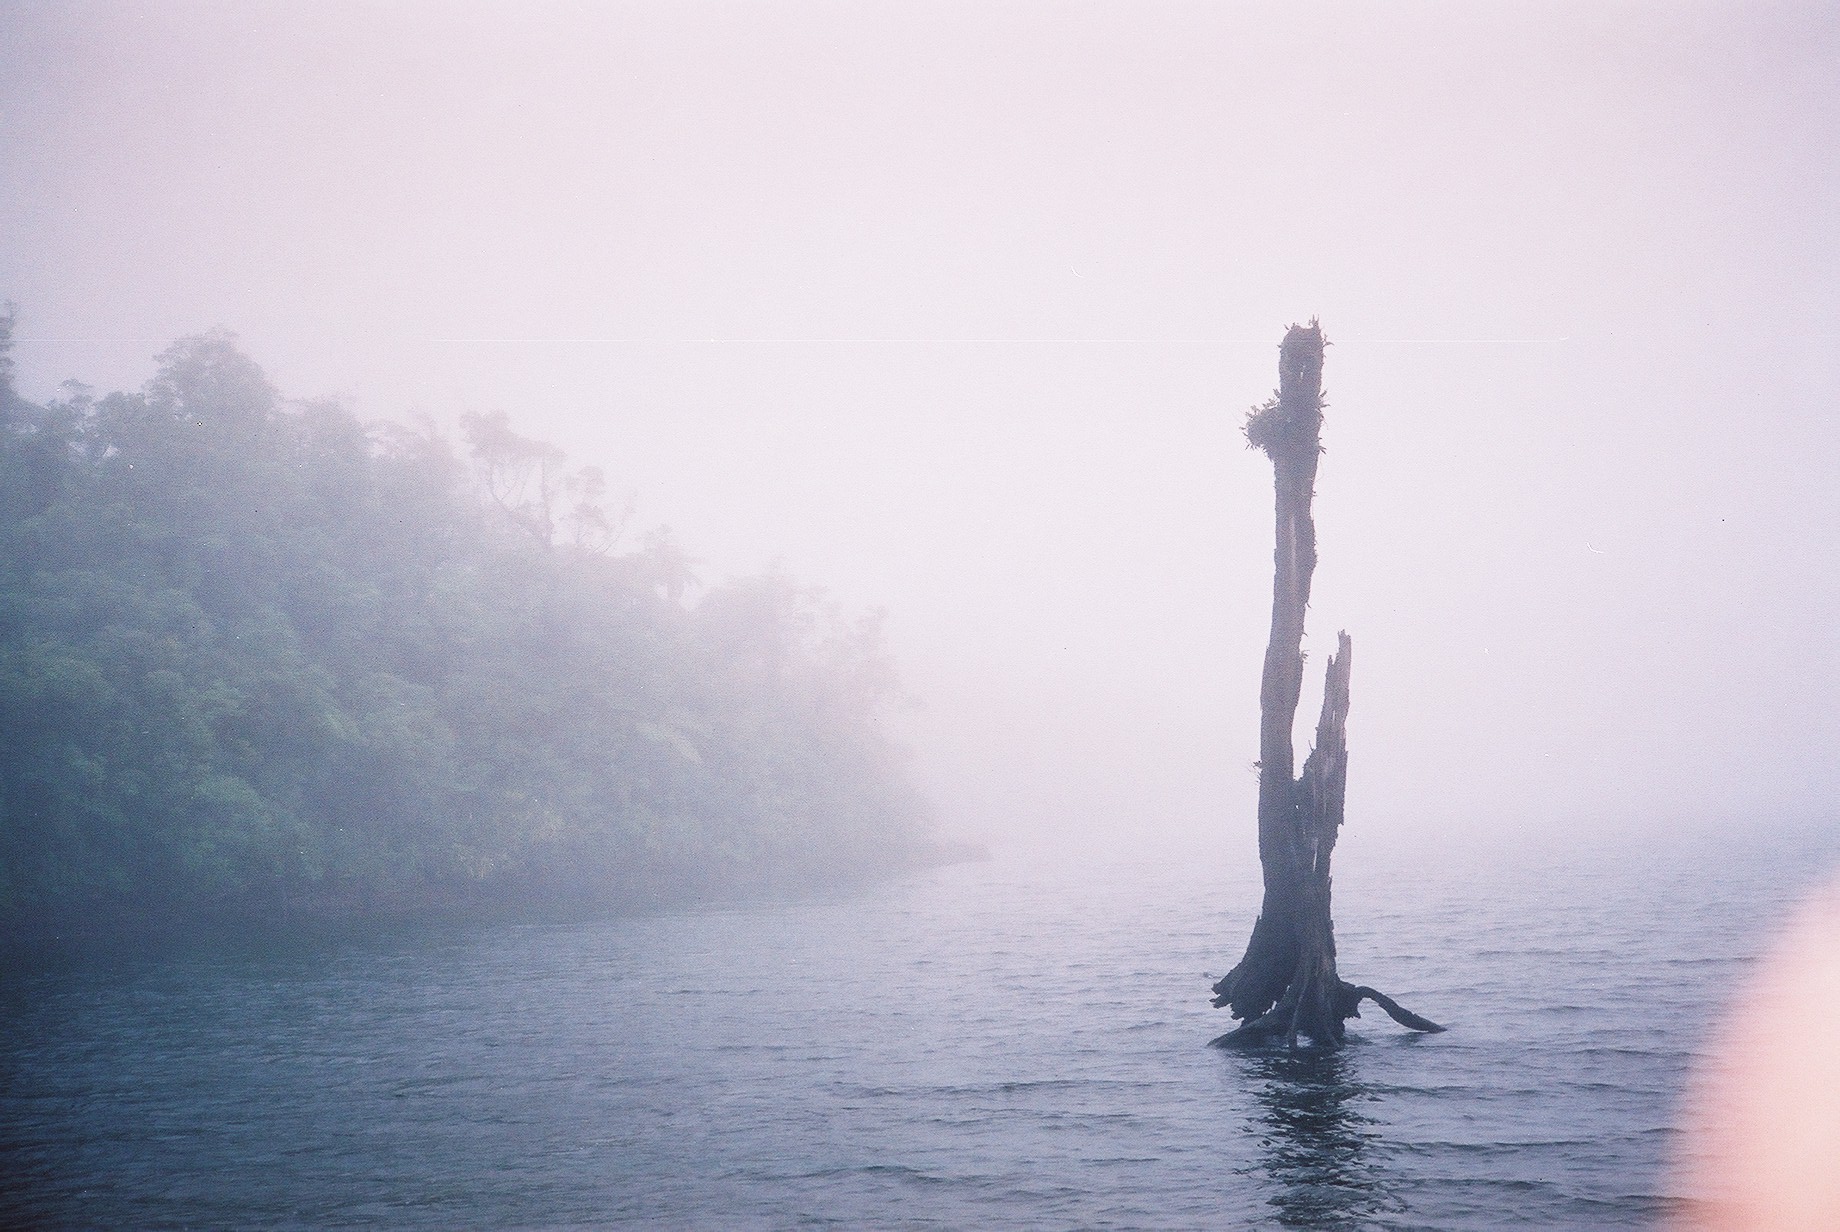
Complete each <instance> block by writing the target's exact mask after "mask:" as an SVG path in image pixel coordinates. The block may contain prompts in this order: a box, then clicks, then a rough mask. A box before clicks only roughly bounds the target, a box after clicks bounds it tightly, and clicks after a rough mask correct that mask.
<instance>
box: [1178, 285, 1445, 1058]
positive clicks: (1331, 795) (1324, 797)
mask: <svg viewBox="0 0 1840 1232" xmlns="http://www.w3.org/2000/svg"><path fill="white" fill-rule="evenodd" d="M1325 345H1327V344H1326V342H1325V340H1324V338H1323V334H1322V329H1321V327H1319V326H1318V325H1317V323H1316V322H1315V321H1311V322H1310V323H1309V325H1307V326H1304V325H1293V326H1291V327H1290V329H1289V331H1288V332H1286V333H1285V335H1284V341H1283V343H1282V344H1281V345H1280V347H1279V349H1278V394H1277V396H1276V397H1275V398H1273V399H1271V400H1270V401H1268V402H1266V403H1265V405H1263V406H1261V407H1259V408H1258V409H1256V410H1254V411H1253V412H1252V414H1251V415H1250V416H1248V417H1247V420H1246V440H1247V442H1248V443H1249V444H1250V445H1251V446H1252V447H1253V448H1255V449H1260V450H1263V451H1264V453H1265V455H1266V456H1267V457H1269V458H1270V459H1271V464H1272V469H1273V471H1274V473H1275V478H1276V486H1277V551H1276V554H1275V562H1276V563H1275V570H1274V576H1273V580H1272V601H1271V640H1270V642H1269V643H1268V644H1267V646H1266V648H1265V672H1264V677H1263V679H1262V682H1261V684H1260V688H1259V717H1260V722H1259V813H1258V818H1259V863H1260V865H1261V866H1262V867H1263V869H1264V874H1265V899H1264V903H1263V904H1262V905H1261V907H1260V909H1259V918H1258V922H1257V923H1256V924H1255V925H1254V926H1253V929H1252V940H1251V941H1250V942H1249V943H1248V944H1247V946H1246V955H1245V957H1244V958H1242V959H1240V961H1239V965H1238V966H1236V967H1234V968H1233V970H1232V971H1230V972H1228V973H1227V974H1226V976H1224V977H1223V978H1222V979H1221V980H1220V981H1219V982H1218V983H1216V984H1215V985H1214V1004H1215V1005H1216V1006H1226V1007H1228V1008H1229V1009H1231V1010H1232V1011H1233V1017H1235V1018H1238V1019H1242V1020H1243V1021H1242V1022H1241V1025H1240V1026H1239V1027H1237V1028H1236V1029H1234V1030H1232V1031H1229V1032H1228V1033H1227V1034H1225V1035H1222V1036H1220V1037H1219V1038H1218V1039H1216V1040H1214V1041H1213V1042H1214V1044H1216V1045H1231V1044H1242V1043H1257V1042H1260V1041H1263V1040H1267V1039H1271V1038H1274V1037H1282V1038H1284V1039H1285V1040H1286V1041H1287V1042H1288V1043H1289V1045H1290V1046H1291V1047H1293V1048H1294V1047H1296V1045H1297V1040H1298V1037H1299V1036H1308V1037H1309V1038H1311V1039H1312V1040H1315V1041H1316V1042H1317V1043H1318V1044H1320V1045H1323V1046H1326V1047H1334V1046H1335V1045H1337V1044H1339V1043H1340V1042H1341V1040H1342V1034H1343V1024H1344V1023H1345V1022H1346V1021H1347V1020H1348V1019H1349V1018H1355V1017H1359V1016H1360V1009H1359V1006H1360V1004H1361V1002H1362V1001H1363V1000H1372V1001H1373V1002H1375V1003H1376V1004H1378V1005H1379V1006H1380V1008H1381V1009H1383V1010H1385V1011H1386V1012H1387V1013H1388V1014H1390V1015H1392V1016H1393V1018H1394V1019H1395V1020H1396V1021H1397V1022H1399V1023H1402V1024H1403V1025H1405V1026H1408V1027H1410V1028H1412V1029H1413V1030H1414V1031H1442V1030H1443V1029H1444V1028H1442V1027H1440V1026H1438V1025H1437V1024H1436V1023H1434V1022H1432V1021H1430V1020H1429V1019H1425V1018H1420V1017H1419V1016H1418V1015H1417V1014H1414V1013H1412V1012H1411V1011H1410V1010H1407V1009H1404V1008H1402V1007H1401V1006H1400V1005H1398V1004H1397V1003H1396V1002H1394V1001H1393V1000H1392V998H1390V997H1387V996H1385V995H1384V994H1382V993H1379V992H1376V991H1375V990H1373V989H1372V988H1368V987H1365V986H1363V985H1358V984H1350V983H1348V982H1347V981H1346V980H1343V979H1342V978H1341V976H1340V975H1338V974H1337V972H1336V969H1335V925H1334V921H1333V920H1332V919H1331V918H1330V913H1329V884H1330V881H1329V857H1330V855H1331V854H1332V853H1333V852H1334V850H1335V838H1336V833H1337V831H1339V830H1340V829H1341V825H1342V801H1343V796H1344V793H1345V790H1346V787H1347V782H1348V740H1347V722H1348V678H1349V672H1350V670H1351V667H1352V650H1351V646H1350V643H1349V640H1348V635H1347V634H1346V633H1341V634H1338V635H1337V649H1336V652H1335V654H1334V655H1333V656H1332V657H1331V658H1330V660H1329V668H1328V676H1327V679H1326V681H1325V682H1324V685H1323V706H1322V717H1321V718H1320V719H1318V720H1317V724H1316V746H1315V748H1313V749H1312V750H1311V751H1310V755H1309V756H1308V757H1307V758H1306V759H1305V760H1304V763H1303V771H1302V773H1301V774H1294V773H1293V766H1294V754H1293V751H1292V748H1291V729H1292V727H1293V725H1294V723H1295V721H1296V717H1297V702H1298V699H1299V697H1300V695H1301V694H1302V692H1303V617H1304V611H1305V609H1307V608H1308V607H1309V603H1310V581H1311V578H1312V576H1313V575H1314V573H1315V571H1316V523H1315V520H1314V519H1313V518H1312V516H1311V513H1310V503H1311V501H1312V499H1313V498H1314V496H1315V494H1316V463H1317V460H1318V459H1319V458H1320V457H1321V455H1322V418H1323V416H1322V412H1323V400H1322V366H1323V347H1324V346H1325Z"/></svg>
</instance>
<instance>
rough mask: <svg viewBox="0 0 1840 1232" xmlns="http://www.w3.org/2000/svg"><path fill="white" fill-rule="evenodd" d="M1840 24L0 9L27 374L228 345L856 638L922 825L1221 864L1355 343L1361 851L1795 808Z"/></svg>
mask: <svg viewBox="0 0 1840 1232" xmlns="http://www.w3.org/2000/svg"><path fill="white" fill-rule="evenodd" d="M1837 154H1840V18H1836V17H1835V16H1834V14H1833V12H1832V11H1831V9H1830V8H1829V7H1828V6H1822V5H1815V4H1807V5H1768V6H1766V5H1758V4H1751V3H1737V2H1734V3H1728V4H1702V5H1693V4H1672V3H1670V4H1646V5H1613V4H1601V3H1577V4H1559V3H1542V4H1526V5H1507V4H1501V5H1477V4H1473V3H1466V4H1455V3H1453V4H1448V5H1422V4H1417V5H1415V4H1361V5H1346V4H1334V3H1331V4H1312V5H1308V6H1301V5H1295V4H1288V3H1287V4H1275V3H1274V4H1258V5H1232V4H1225V3H1214V4H1196V5H1182V4H1156V3H1137V2H1133V3H1122V2H1121V3H1113V4H1078V3H1040V4H1035V3H1005V2H1003V0H993V2H989V3H978V4H904V5H898V4H864V3H857V2H852V3H784V4H776V5H769V4H752V3H750V4H741V3H706V4H694V3H658V4H579V5H564V4H541V3H538V4H531V3H520V4H515V5H514V4H510V3H503V4H478V5H471V6H466V5H453V4H440V5H434V4H427V5H411V4H348V5H334V4H315V5H297V4H256V3H239V4H205V3H184V4H180V3H145V4H132V5H130V4H81V3H64V2H60V3H55V4H50V3H48V4H33V3H21V2H20V0H0V298H8V299H11V300H13V301H14V302H16V303H17V305H18V307H19V315H20V323H19V334H20V336H21V339H22V341H21V344H20V347H19V350H18V353H17V358H18V361H19V365H20V378H21V379H20V384H21V386H22V389H23V391H24V392H25V393H26V394H27V395H28V396H31V397H37V398H45V397H49V396H51V395H52V394H53V393H54V392H55V390H56V388H57V385H58V383H59V382H60V381H62V380H64V379H65V378H71V377H75V378H79V379H82V380H84V381H86V382H89V383H90V384H92V385H95V386H98V387H101V388H104V389H109V388H134V387H138V385H139V384H140V383H141V382H142V381H144V380H145V379H146V378H147V377H148V376H149V375H150V374H151V371H152V360H151V356H152V355H153V354H154V353H155V352H156V351H158V350H160V349H161V348H163V347H164V345H165V344H166V343H167V342H168V341H170V340H171V339H172V338H174V337H177V336H180V335H184V334H189V333H196V332H200V331H202V330H206V329H209V328H212V327H214V326H223V327H226V328H229V329H232V330H234V331H236V332H237V333H238V334H240V335H241V337H242V339H243V342H244V345H245V347H246V349H247V350H248V351H249V352H250V353H251V354H252V355H253V356H254V357H255V358H256V359H257V360H258V362H260V363H262V364H263V365H264V366H265V367H266V368H267V370H268V372H269V374H270V376H271V377H272V378H273V379H274V380H275V381H276V382H277V383H278V384H279V385H280V386H281V387H282V388H283V389H284V390H286V391H287V392H289V393H292V394H297V395H302V396H307V395H319V394H326V393H336V394H340V395H342V396H345V397H347V398H348V399H349V400H350V401H351V402H352V404H353V405H354V406H355V407H356V408H357V409H358V410H359V412H360V413H361V414H363V415H366V416H371V417H377V418H385V417H405V416H407V415H410V414H414V413H418V412H426V413H429V414H432V415H434V416H435V417H436V418H437V419H440V420H444V421H451V420H452V419H453V418H454V417H455V416H457V414H458V413H459V412H460V411H463V410H489V409H499V408H502V409H504V410H506V411H508V412H509V413H510V414H511V416H512V420H513V422H514V424H515V425H517V426H518V427H520V429H521V430H522V431H524V432H525V433H527V434H530V435H536V436H541V437H545V438H547V439H551V440H554V441H556V442H557V443H558V444H560V445H562V446H563V447H564V448H566V449H567V450H568V451H569V452H570V455H571V457H572V458H573V459H574V460H575V461H577V462H580V463H595V464H598V465H601V466H602V467H603V468H604V469H605V470H606V471H607V472H608V474H609V476H610V477H611V478H612V480H613V482H614V484H615V486H616V487H617V488H619V489H621V490H624V491H630V492H631V493H632V494H633V495H634V496H635V498H636V501H637V506H638V511H639V520H640V522H641V523H642V524H644V525H654V524H660V523H663V524H668V525H670V526H671V527H672V528H673V530H674V532H675V534H676V536H677V538H678V539H679V541H680V542H681V543H682V544H683V545H684V546H685V547H686V548H687V549H688V550H689V551H690V552H691V553H692V554H693V555H695V556H697V557H699V558H700V559H701V560H702V561H703V562H704V563H703V573H704V575H705V577H707V578H719V577H722V576H728V575H733V574H737V573H743V572H749V571H754V570H758V569H760V568H763V567H766V566H768V565H769V564H771V563H773V562H775V561H779V562H782V563H783V567H784V568H785V569H786V570H787V571H789V572H790V573H792V574H794V575H795V576H797V577H799V578H801V579H803V580H806V581H810V582H813V583H817V584H819V585H823V586H826V587H828V588H829V589H830V590H831V591H832V592H833V593H834V594H835V595H837V596H838V597H839V598H840V599H841V600H842V601H843V602H844V603H846V604H847V605H849V606H851V607H853V608H859V609H860V608H868V607H886V608H888V609H889V612H890V624H889V632H890V636H891V640H892V644H893V648H894V650H895V653H896V655H897V658H898V660H899V662H900V664H901V666H902V668H903V674H904V676H905V678H906V680H907V682H908V685H909V687H910V688H911V690H912V691H913V692H914V693H915V694H917V695H918V696H919V697H920V698H921V699H922V700H923V702H924V708H923V709H921V710H919V711H917V712H916V713H915V714H914V715H912V716H911V719H910V721H909V726H910V727H911V738H912V742H913V743H914V745H915V748H916V753H917V758H918V761H917V765H918V768H919V771H920V773H921V775H922V777H923V779H924V781H925V782H926V784H927V785H928V786H929V788H930V790H931V792H932V794H933V796H934V798H935V801H936V803H937V806H938V809H939V812H940V815H941V819H942V823H943V825H944V828H945V829H946V830H947V831H948V832H949V833H954V834H966V835H986V836H990V837H994V838H997V839H999V840H1001V839H1002V838H1003V837H1005V836H1007V835H1011V834H1017V833H1023V832H1027V833H1032V834H1041V833H1054V832H1059V831H1061V830H1063V829H1072V830H1093V829H1098V830H1112V831H1119V832H1132V833H1144V834H1156V833H1162V832H1173V831H1179V830H1195V829H1204V828H1205V829H1215V828H1217V829H1219V831H1220V833H1221V834H1222V835H1223V837H1224V840H1225V841H1234V839H1235V836H1239V835H1242V833H1243V834H1244V835H1249V834H1250V833H1251V824H1252V822H1251V818H1252V799H1253V793H1254V787H1255V781H1254V779H1253V776H1252V774H1251V773H1250V771H1249V769H1248V767H1249V764H1250V762H1251V760H1252V759H1253V757H1255V756H1256V735H1257V676H1258V669H1259V663H1260V659H1261V656H1262V653H1263V649H1264V643H1265V636H1266V622H1267V620H1268V617H1269V605H1270V582H1271V578H1270V551H1271V547H1270V545H1271V538H1270V536H1271V528H1270V501H1271V496H1270V468H1269V466H1268V465H1267V464H1266V463H1265V461H1264V460H1263V458H1262V457H1260V456H1258V455H1254V454H1252V453H1249V452H1248V451H1246V450H1245V449H1244V447H1243V442H1242V441H1241V439H1240V437H1239V433H1238V427H1239V423H1240V421H1241V419H1242V417H1243V414H1244V412H1245V410H1246V409H1247V408H1248V407H1249V406H1251V405H1252V404H1253V403H1256V402H1258V401H1260V400H1261V399H1262V398H1263V397H1264V396H1265V395H1266V394H1267V393H1268V392H1269V391H1270V389H1271V387H1272V385H1273V384H1274V382H1275V379H1276V344H1277V341H1278V339H1279V337H1280V336H1281V335H1282V333H1283V330H1284V327H1285V326H1286V325H1287V324H1288V323H1289V322H1291V321H1293V320H1302V319H1307V318H1308V317H1311V316H1320V317H1321V319H1322V321H1323V324H1324V326H1325V328H1326V330H1327V332H1328V334H1329V337H1330V338H1331V339H1332V340H1333V342H1334V345H1333V347H1332V348H1331V350H1330V352H1329V357H1328V367H1327V372H1326V385H1327V387H1328V390H1329V401H1330V409H1329V412H1328V419H1327V423H1326V426H1325V430H1324V437H1325V442H1326V445H1327V448H1328V454H1327V456H1326V457H1325V460H1324V463H1323V467H1322V472H1321V476H1320V479H1319V485H1318V486H1319V493H1320V498H1319V501H1318V506H1317V513H1318V519H1317V520H1318V532H1319V537H1320V544H1321V553H1322V563H1321V566H1320V569H1319V572H1318V575H1317V592H1316V595H1317V597H1316V603H1315V605H1314V608H1313V609H1312V612H1311V626H1310V627H1311V634H1312V639H1311V645H1312V646H1313V647H1316V648H1318V654H1317V656H1316V657H1315V659H1314V661H1313V663H1312V668H1313V670H1312V673H1311V676H1310V678H1309V681H1308V683H1307V684H1306V689H1305V701H1304V706H1303V710H1304V711H1305V715H1306V718H1313V717H1314V710H1315V705H1316V697H1317V690H1318V689H1319V687H1320V679H1319V677H1318V675H1317V674H1316V673H1317V672H1319V671H1320V665H1321V659H1322V658H1324V657H1326V650H1325V649H1323V648H1327V647H1331V646H1333V640H1332V639H1333V635H1334V633H1335V631H1336V630H1337V629H1338V628H1347V629H1348V630H1349V631H1350V632H1351V633H1352V635H1353V636H1354V639H1355V647H1356V650H1355V653H1356V666H1355V676H1354V689H1353V697H1354V709H1353V714H1352V716H1351V721H1350V747H1351V753H1352V769H1351V778H1350V784H1349V793H1350V794H1349V811H1348V817H1349V821H1348V824H1349V828H1350V831H1357V830H1359V831H1368V832H1374V833H1393V834H1397V835H1400V836H1419V835H1436V834H1449V835H1458V834H1461V835H1473V834H1485V835H1489V834H1493V835H1521V836H1525V835H1530V834H1539V833H1542V832H1546V831H1553V832H1558V833H1566V834H1570V833H1576V832H1579V831H1580V830H1589V829H1606V828H1608V829H1626V828H1629V827H1632V826H1650V825H1653V826H1665V827H1669V828H1681V827H1686V826H1699V825H1705V824H1717V823H1722V822H1723V823H1735V824H1741V825H1750V824H1757V823H1759V822H1761V821H1766V820H1768V819H1769V818H1771V817H1774V816H1783V815H1790V814H1793V815H1795V816H1797V817H1806V816H1808V815H1811V814H1812V815H1822V814H1827V813H1831V811H1832V801H1833V799H1834V797H1835V792H1836V789H1837V788H1840V759H1837V758H1836V756H1835V750H1836V749H1840V718H1837V717H1836V713H1837V708H1836V705H1835V698H1836V697H1840V652H1837V651H1836V649H1835V646H1836V640H1835V632H1834V628H1835V623H1836V618H1837V617H1840V484H1836V482H1835V480H1836V469H1837V465H1836V458H1840V427H1837V426H1836V419H1835V413H1834V408H1835V406H1836V405H1840V364H1837V363H1836V359H1835V354H1836V344H1837V339H1840V329H1837V327H1836V317H1837V309H1840V299H1837V297H1836V286H1840V260H1837V257H1840V242H1837V241H1836V228H1835V220H1836V219H1840V157H1836V155H1837Z"/></svg>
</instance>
